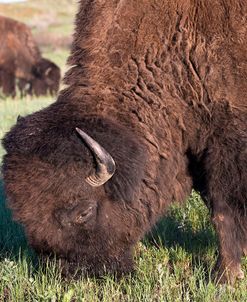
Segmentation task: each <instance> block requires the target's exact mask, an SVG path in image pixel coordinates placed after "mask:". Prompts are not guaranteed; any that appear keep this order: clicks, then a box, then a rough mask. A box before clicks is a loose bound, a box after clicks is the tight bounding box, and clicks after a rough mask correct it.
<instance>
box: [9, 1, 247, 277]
mask: <svg viewBox="0 0 247 302" xmlns="http://www.w3.org/2000/svg"><path fill="white" fill-rule="evenodd" d="M212 10H213V12H214V13H212ZM246 17H247V5H246V1H245V0H234V1H233V0H227V1H226V0H222V1H216V0H209V1H199V0H179V1H178V0H172V1H171V0H158V1H155V2H153V1H149V0H139V1H136V0H128V1H127V0H103V1H99V0H95V1H91V0H83V1H81V4H80V9H79V13H78V15H77V19H76V32H75V35H74V42H73V47H72V51H71V56H70V58H69V63H70V65H71V66H72V67H71V69H70V70H69V71H68V72H67V75H66V77H65V82H66V83H67V84H68V88H66V89H65V90H64V91H62V92H61V93H60V96H59V98H58V100H57V102H56V103H54V104H53V105H51V106H50V107H48V108H46V109H44V110H42V111H39V112H36V113H34V114H32V115H30V116H27V117H25V118H22V119H20V120H19V121H18V122H17V124H16V126H14V127H13V128H12V130H11V131H10V132H9V133H8V134H7V135H6V137H5V139H4V147H5V149H6V151H7V155H6V156H5V158H4V165H3V174H4V179H5V188H6V193H7V196H8V200H9V206H10V207H11V209H12V210H13V215H14V218H15V219H16V220H17V221H20V222H21V223H22V224H23V225H24V226H25V229H26V233H27V236H28V238H29V242H30V244H31V245H32V246H33V247H34V248H35V249H36V250H37V251H39V252H42V253H51V252H52V253H56V254H57V255H58V256H59V257H61V258H64V259H65V260H64V261H65V262H66V263H67V264H68V265H69V267H70V268H71V267H73V265H76V264H78V265H79V266H81V267H82V268H85V269H87V270H88V271H89V272H93V273H96V274H101V273H102V272H103V271H104V270H107V271H110V272H118V273H125V272H128V271H130V270H132V267H133V263H132V250H133V247H134V246H135V244H136V242H137V241H138V240H139V239H140V238H142V237H143V236H144V234H145V233H146V232H147V231H148V230H150V228H151V227H152V225H154V223H155V222H156V221H157V220H158V219H159V218H160V217H161V216H162V215H164V214H165V212H166V209H167V207H168V206H169V205H170V204H171V203H172V202H174V201H184V200H185V199H186V198H187V197H188V195H189V194H190V192H191V190H192V188H193V187H194V188H195V189H196V190H198V191H200V193H201V194H202V196H203V198H204V200H205V202H206V204H207V206H208V207H209V208H210V209H211V212H212V221H213V222H214V224H215V228H216V232H217V234H218V236H219V261H218V264H217V267H218V272H219V275H220V276H221V280H222V281H226V280H227V279H230V281H234V279H235V278H241V277H243V272H242V271H241V264H240V260H241V257H242V255H243V253H244V250H246V248H247V240H246V239H247V223H246V218H247V214H246V205H247V203H246V196H247V194H246V193H247V124H246V121H247V84H246V83H247V70H246V59H247V45H246V41H247V39H246V38H247V26H246ZM75 127H79V128H81V129H83V130H84V131H86V132H87V133H88V134H89V135H91V136H92V137H93V138H94V139H96V140H97V141H98V142H99V143H100V144H102V146H103V147H104V148H105V149H106V150H107V151H108V152H110V154H111V155H112V157H113V158H114V159H115V162H116V167H117V170H116V173H115V174H114V176H113V178H112V179H110V180H109V181H108V182H107V183H106V184H105V185H104V186H101V187H98V188H93V187H91V186H90V185H89V184H88V183H87V182H86V181H85V178H86V177H87V176H88V175H89V174H90V173H92V171H93V170H94V169H95V160H94V157H93V155H92V154H91V152H90V150H89V149H88V148H87V147H86V145H85V144H84V143H83V141H82V140H81V139H80V137H79V136H78V135H77V133H76V131H75Z"/></svg>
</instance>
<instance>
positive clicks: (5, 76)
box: [0, 16, 60, 96]
mask: <svg viewBox="0 0 247 302" xmlns="http://www.w3.org/2000/svg"><path fill="white" fill-rule="evenodd" d="M0 32H1V35H0V43H1V47H0V88H2V91H3V93H4V94H6V95H11V96H15V94H16V84H17V86H18V88H19V89H20V91H21V94H22V95H26V94H31V95H33V94H34V95H36V96H39V95H43V94H48V93H50V94H53V95H54V94H56V93H57V91H58V88H59V82H60V69H59V67H58V66H57V65H55V64H54V63H53V62H51V61H50V60H47V59H44V58H42V57H41V53H40V51H39V49H38V46H37V44H36V42H35V41H34V38H33V36H32V33H31V31H30V29H29V28H28V27H27V26H26V25H25V24H23V23H20V22H17V21H15V20H12V19H9V18H6V17H3V16H0Z"/></svg>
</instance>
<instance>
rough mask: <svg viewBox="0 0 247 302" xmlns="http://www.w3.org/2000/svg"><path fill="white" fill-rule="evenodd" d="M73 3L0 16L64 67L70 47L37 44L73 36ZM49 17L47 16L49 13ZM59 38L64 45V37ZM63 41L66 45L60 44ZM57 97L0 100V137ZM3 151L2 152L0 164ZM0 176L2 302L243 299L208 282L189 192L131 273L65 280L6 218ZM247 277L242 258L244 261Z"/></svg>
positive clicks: (202, 216) (196, 204)
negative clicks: (29, 32)
mask: <svg viewBox="0 0 247 302" xmlns="http://www.w3.org/2000/svg"><path fill="white" fill-rule="evenodd" d="M76 2H77V1H76V0H61V1H59V5H58V3H57V1H48V0H39V1H37V0H30V1H28V2H27V3H22V4H15V5H0V14H4V15H8V16H12V17H15V18H16V19H18V20H22V21H24V22H27V23H28V24H29V25H30V26H31V27H32V29H33V32H34V34H35V36H36V37H37V39H38V40H39V41H40V42H42V43H43V44H42V43H41V44H40V45H41V48H42V51H43V53H44V55H45V56H46V57H48V58H50V59H52V60H54V61H55V62H56V63H57V64H59V66H61V68H62V70H63V71H64V70H65V69H66V67H65V60H66V56H67V54H68V48H67V47H54V45H50V46H49V45H47V43H44V41H43V40H42V39H43V38H42V34H43V33H45V34H46V33H49V35H50V36H49V37H50V38H51V41H54V40H52V39H56V37H59V39H61V40H60V41H67V40H66V39H67V37H68V36H69V35H70V34H71V31H72V28H73V24H72V19H73V15H74V11H75V7H76ZM47 12H48V13H47ZM63 39H64V40H63ZM65 44H66V43H65ZM53 101H54V100H53V99H52V98H50V97H42V98H39V99H31V98H25V99H22V100H20V99H18V97H17V98H16V99H15V100H12V99H4V98H2V99H1V98H0V139H1V138H2V137H3V136H4V134H5V133H6V132H7V131H8V130H9V129H10V128H11V126H12V125H13V124H14V123H15V121H16V118H17V116H18V115H19V114H20V115H27V114H29V113H31V112H33V111H36V110H39V109H41V108H43V107H45V106H47V105H49V104H50V103H52V102H53ZM3 154H4V150H3V148H1V147H0V163H1V158H2V156H3ZM5 203H6V200H5V197H4V193H3V182H2V180H1V176H0V302H5V301H6V302H7V301H11V302H26V301H48V302H55V301H61V302H70V301H71V302H72V301H74V302H75V301H85V302H88V301H90V302H91V301H92V302H94V301H95V302H97V301H107V302H112V301H114V302H119V301H130V302H132V301H133V302H135V301H143V302H149V301H150V302H151V301H157V302H158V301H170V302H181V301H183V302H204V301H205V302H216V301H217V302H222V301H223V302H224V301H226V302H233V301H238V302H247V279H245V280H243V281H241V282H239V283H237V284H236V286H235V287H234V288H231V287H228V286H219V285H216V284H214V283H213V282H212V280H211V271H212V269H213V265H214V263H215V260H216V257H217V249H216V246H217V240H216V236H215V233H214V230H213V228H212V225H211V224H210V222H209V214H208V211H207V209H206V207H205V206H204V205H203V203H202V201H201V199H200V197H199V196H198V195H197V194H196V193H193V194H192V195H191V197H190V199H189V200H188V201H187V203H186V204H185V205H184V206H183V207H180V206H177V205H174V206H173V207H172V208H171V209H170V210H169V212H168V214H167V216H166V217H165V218H164V219H163V220H162V221H160V223H159V224H158V225H157V226H156V227H155V229H154V230H153V234H152V236H151V235H149V236H147V238H146V239H145V240H143V242H141V243H139V245H138V246H137V248H136V254H135V260H136V271H135V273H133V274H132V275H129V276H126V277H125V278H123V279H121V280H118V281H115V280H114V278H113V277H112V276H106V277H104V278H102V279H100V280H95V279H92V278H91V279H89V278H87V277H86V276H84V277H83V278H81V280H77V281H74V280H70V281H68V280H62V278H61V275H60V272H59V270H58V268H57V267H56V265H55V263H54V262H52V261H48V262H47V263H45V264H43V265H41V264H40V262H39V258H38V257H37V255H35V253H34V252H33V251H32V250H31V249H30V248H29V247H28V245H27V242H26V239H25V235H24V232H23V229H22V227H21V226H20V225H17V224H16V223H14V222H13V221H12V220H11V214H10V212H9V210H8V209H6V204H5ZM243 266H244V269H245V271H246V272H247V259H243Z"/></svg>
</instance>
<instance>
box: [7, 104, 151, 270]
mask: <svg viewBox="0 0 247 302" xmlns="http://www.w3.org/2000/svg"><path fill="white" fill-rule="evenodd" d="M57 105H58V103H57V104H56V105H53V106H51V107H50V108H49V111H50V110H51V111H52V112H50V114H48V115H46V114H45V111H43V112H39V113H37V114H34V115H31V116H29V117H26V118H22V119H20V120H18V123H17V125H16V126H15V127H14V128H13V129H12V131H11V132H10V133H9V134H8V135H7V136H6V137H5V139H4V146H5V148H6V150H7V153H8V154H7V155H6V156H5V159H4V165H3V174H4V179H5V188H6V193H7V195H8V200H9V206H10V207H11V209H12V210H13V216H14V218H15V219H16V220H18V221H20V222H21V223H22V224H23V225H24V227H25V230H26V233H27V236H28V239H29V243H30V244H31V245H32V246H33V247H34V248H35V249H36V250H37V251H38V252H42V253H49V254H50V253H54V254H56V255H57V256H58V257H60V258H63V259H66V262H67V263H69V267H70V268H71V267H73V266H75V267H76V268H78V267H80V268H82V269H83V270H84V269H86V270H87V271H88V272H89V273H94V274H97V275H99V274H102V273H104V272H105V271H108V272H118V273H125V272H128V271H130V270H131V269H132V265H133V263H132V248H133V245H134V243H136V241H137V240H138V239H139V238H140V236H141V235H142V234H143V233H144V232H145V229H144V228H143V221H144V220H145V218H143V217H145V215H146V214H145V213H144V214H143V213H142V211H143V210H142V209H143V205H142V202H141V201H140V200H139V197H138V194H139V191H140V186H141V184H142V179H143V166H144V161H145V156H144V155H145V152H144V149H143V147H142V145H141V144H140V143H139V142H138V141H137V140H136V138H135V137H134V136H133V134H131V133H129V132H126V131H125V130H124V129H122V128H121V127H119V126H118V125H116V124H113V123H112V122H111V121H107V120H105V119H102V118H98V117H85V118H83V119H81V118H79V119H78V118H77V117H75V116H74V117H70V120H69V121H68V119H67V118H63V117H62V115H63V113H62V112H59V109H58V108H57V107H56V106H57ZM54 106H55V107H56V108H55V107H54ZM53 107H54V108H53ZM67 110H68V108H67ZM41 125H42V126H41ZM76 127H79V128H76ZM81 129H83V130H84V131H82V130H81ZM106 150H107V151H106Z"/></svg>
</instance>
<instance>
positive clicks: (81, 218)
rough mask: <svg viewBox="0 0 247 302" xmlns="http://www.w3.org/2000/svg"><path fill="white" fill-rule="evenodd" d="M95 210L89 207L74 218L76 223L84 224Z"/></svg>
mask: <svg viewBox="0 0 247 302" xmlns="http://www.w3.org/2000/svg"><path fill="white" fill-rule="evenodd" d="M94 212H95V209H94V207H92V206H90V207H88V209H87V210H86V211H84V212H82V213H80V214H79V215H78V216H77V217H76V223H78V224H85V223H87V222H88V221H89V220H90V219H91V218H93V216H94Z"/></svg>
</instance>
